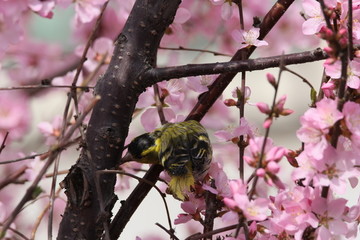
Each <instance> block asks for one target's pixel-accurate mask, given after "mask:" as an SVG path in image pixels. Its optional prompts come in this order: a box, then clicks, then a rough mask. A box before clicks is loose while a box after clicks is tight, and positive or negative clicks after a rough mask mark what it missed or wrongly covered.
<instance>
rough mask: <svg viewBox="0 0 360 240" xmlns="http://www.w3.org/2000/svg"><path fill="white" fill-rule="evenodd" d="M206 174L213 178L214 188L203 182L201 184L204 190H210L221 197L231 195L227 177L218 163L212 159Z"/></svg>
mask: <svg viewBox="0 0 360 240" xmlns="http://www.w3.org/2000/svg"><path fill="white" fill-rule="evenodd" d="M208 174H209V176H210V177H211V178H212V179H213V180H214V182H215V188H213V187H212V186H210V185H208V184H206V183H205V184H203V185H202V187H203V189H204V190H207V191H210V192H211V193H213V194H216V195H219V196H222V197H229V196H231V192H230V185H229V181H228V177H227V175H226V173H225V172H224V170H223V168H222V166H221V164H220V163H217V162H214V161H213V162H212V163H211V165H210V169H209V172H208Z"/></svg>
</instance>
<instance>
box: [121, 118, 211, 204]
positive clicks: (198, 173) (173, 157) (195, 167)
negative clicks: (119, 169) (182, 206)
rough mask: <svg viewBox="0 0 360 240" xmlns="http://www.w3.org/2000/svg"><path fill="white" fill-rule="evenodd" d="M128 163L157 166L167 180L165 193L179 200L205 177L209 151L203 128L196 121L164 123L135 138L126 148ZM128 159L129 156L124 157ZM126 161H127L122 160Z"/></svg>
mask: <svg viewBox="0 0 360 240" xmlns="http://www.w3.org/2000/svg"><path fill="white" fill-rule="evenodd" d="M128 154H131V157H132V160H135V161H138V162H141V163H153V164H161V165H163V166H164V168H165V170H166V171H167V172H168V174H169V175H170V177H171V180H170V183H169V189H170V191H171V192H172V194H173V195H174V196H175V197H176V198H179V199H181V200H184V199H185V195H184V192H185V191H189V190H190V189H191V186H194V184H195V181H202V180H203V178H204V177H205V175H206V173H207V171H208V169H209V167H210V162H211V158H212V149H211V144H210V140H209V137H208V134H207V133H206V130H205V128H204V127H203V126H202V125H201V124H200V123H199V122H197V121H195V120H190V121H185V122H181V123H167V124H165V125H164V126H163V127H161V128H159V129H156V130H155V131H153V132H150V133H145V134H142V135H140V136H138V137H136V138H135V139H134V140H133V141H132V142H131V143H130V144H129V147H128ZM125 158H127V159H128V158H129V156H125ZM125 161H127V160H125Z"/></svg>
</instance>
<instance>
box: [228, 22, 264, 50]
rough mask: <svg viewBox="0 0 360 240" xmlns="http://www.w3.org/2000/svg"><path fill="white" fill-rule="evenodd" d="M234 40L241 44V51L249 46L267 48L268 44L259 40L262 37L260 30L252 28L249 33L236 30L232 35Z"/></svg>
mask: <svg viewBox="0 0 360 240" xmlns="http://www.w3.org/2000/svg"><path fill="white" fill-rule="evenodd" d="M231 35H232V37H233V38H234V40H235V41H236V42H238V43H240V49H241V48H245V47H248V46H256V47H261V46H267V45H268V43H267V42H266V41H264V40H258V38H259V36H260V28H254V27H253V28H251V29H250V30H249V31H247V32H245V31H239V30H234V31H233V32H232V33H231Z"/></svg>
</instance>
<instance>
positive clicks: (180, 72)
mask: <svg viewBox="0 0 360 240" xmlns="http://www.w3.org/2000/svg"><path fill="white" fill-rule="evenodd" d="M282 58H283V61H284V63H285V64H286V65H291V64H300V63H307V62H314V61H318V60H323V59H325V58H327V54H326V53H325V52H324V51H323V50H322V49H321V48H317V49H315V50H313V51H306V52H301V53H293V54H287V55H282V56H273V57H266V58H257V59H248V60H240V61H230V62H219V63H207V64H187V65H182V66H176V67H164V68H154V69H151V70H149V71H148V72H147V73H146V75H147V74H149V75H150V77H151V78H152V79H155V80H156V81H157V82H159V81H163V80H168V79H173V78H182V77H189V76H199V75H210V74H219V73H238V72H242V71H255V70H263V69H267V68H273V67H279V66H280V61H281V59H282Z"/></svg>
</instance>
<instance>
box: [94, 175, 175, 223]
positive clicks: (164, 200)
mask: <svg viewBox="0 0 360 240" xmlns="http://www.w3.org/2000/svg"><path fill="white" fill-rule="evenodd" d="M97 172H99V173H116V174H121V175H126V176H129V177H132V178H134V179H136V180H138V181H139V182H144V183H146V184H148V185H150V186H152V187H153V188H155V189H156V191H157V192H158V193H159V194H160V196H161V198H162V200H163V202H164V206H165V210H166V215H167V218H168V224H169V228H170V229H173V227H172V224H171V218H170V211H169V207H168V205H167V202H166V199H165V197H164V193H163V192H161V190H160V189H159V188H158V187H157V186H156V185H155V184H154V183H152V182H151V181H148V180H147V179H145V178H141V177H138V176H136V175H134V174H131V173H127V172H123V171H119V170H99V171H97Z"/></svg>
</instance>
